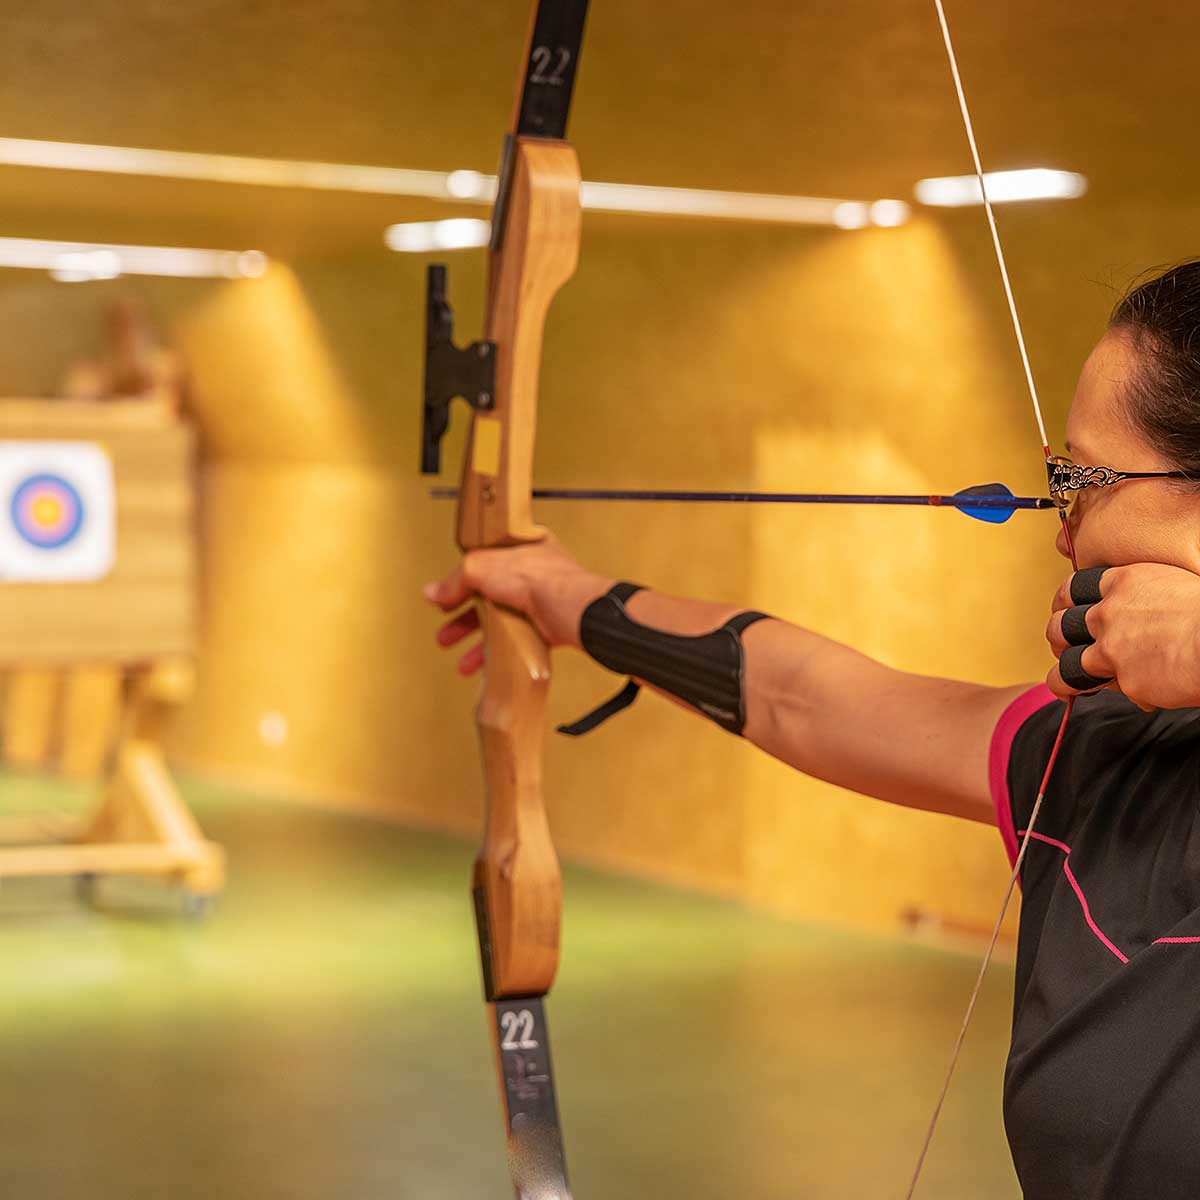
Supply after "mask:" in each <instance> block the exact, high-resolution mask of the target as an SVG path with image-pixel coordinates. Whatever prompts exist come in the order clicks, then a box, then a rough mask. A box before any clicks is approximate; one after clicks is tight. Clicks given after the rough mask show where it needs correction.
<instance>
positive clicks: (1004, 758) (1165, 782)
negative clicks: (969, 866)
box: [991, 688, 1200, 1200]
mask: <svg viewBox="0 0 1200 1200" xmlns="http://www.w3.org/2000/svg"><path fill="white" fill-rule="evenodd" d="M1062 713H1063V705H1062V703H1061V702H1059V701H1055V700H1054V697H1053V696H1052V695H1051V694H1050V692H1049V691H1047V690H1046V689H1045V688H1037V689H1034V690H1033V691H1031V692H1028V693H1026V694H1025V695H1024V696H1022V697H1021V698H1020V699H1019V700H1017V701H1016V702H1015V703H1014V704H1013V705H1012V706H1011V707H1010V708H1009V710H1008V712H1006V713H1005V715H1004V717H1003V718H1002V719H1001V721H1000V723H999V725H998V726H997V729H996V734H995V736H994V738H993V743H992V759H991V775H992V787H993V793H994V797H995V799H996V805H997V816H998V820H999V823H1000V829H1001V833H1002V835H1003V836H1004V839H1005V843H1006V845H1007V847H1008V849H1009V855H1010V859H1011V858H1012V857H1013V856H1014V854H1015V850H1016V842H1017V838H1018V837H1019V836H1020V835H1021V834H1023V833H1024V830H1025V827H1026V821H1027V819H1028V816H1029V813H1030V811H1031V810H1032V808H1033V803H1034V799H1035V797H1036V795H1037V790H1038V786H1039V784H1040V782H1041V778H1042V773H1043V771H1044V770H1045V767H1046V762H1047V759H1048V757H1049V754H1050V748H1051V746H1052V744H1053V742H1054V737H1055V735H1056V733H1057V732H1058V726H1059V722H1060V721H1061V719H1062ZM1198 802H1200V709H1194V708H1192V709H1176V710H1170V711H1163V712H1154V713H1144V712H1142V711H1141V710H1140V709H1138V708H1137V707H1136V706H1134V705H1132V704H1130V703H1129V702H1128V701H1127V700H1125V699H1124V697H1122V696H1119V695H1117V694H1115V693H1112V692H1101V693H1100V694H1098V695H1096V696H1089V697H1084V698H1082V699H1080V700H1078V701H1077V702H1076V705H1075V711H1074V713H1073V714H1072V716H1071V719H1070V721H1069V722H1068V724H1067V732H1066V737H1065V739H1064V741H1063V746H1062V750H1061V752H1060V754H1059V759H1058V763H1057V765H1056V766H1055V769H1054V773H1053V776H1052V778H1051V781H1050V785H1049V788H1048V790H1047V793H1046V799H1045V803H1044V804H1043V806H1042V810H1041V813H1040V815H1039V817H1038V821H1037V826H1036V828H1035V831H1034V836H1033V839H1032V840H1031V842H1030V846H1029V850H1028V852H1027V855H1026V859H1025V862H1024V864H1023V866H1022V870H1021V888H1022V897H1023V903H1022V909H1021V925H1020V939H1019V942H1018V948H1017V966H1016V991H1015V997H1014V1007H1013V1030H1012V1047H1011V1050H1010V1052H1009V1058H1008V1067H1007V1070H1006V1072H1005V1081H1004V1122H1005V1127H1006V1129H1007V1131H1008V1140H1009V1145H1010V1147H1011V1148H1012V1155H1013V1162H1014V1163H1015V1165H1016V1170H1017V1175H1018V1177H1019V1178H1020V1180H1021V1186H1022V1188H1023V1190H1024V1194H1025V1197H1026V1200H1185V1198H1186V1200H1197V1198H1200V827H1198V826H1200V822H1198V820H1197V805H1198Z"/></svg>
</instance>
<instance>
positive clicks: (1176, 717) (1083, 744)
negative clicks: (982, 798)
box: [988, 685, 1198, 863]
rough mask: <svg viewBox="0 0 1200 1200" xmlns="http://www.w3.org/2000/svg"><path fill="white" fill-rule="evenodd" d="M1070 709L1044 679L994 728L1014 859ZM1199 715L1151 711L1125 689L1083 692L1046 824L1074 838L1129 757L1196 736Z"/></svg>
mask: <svg viewBox="0 0 1200 1200" xmlns="http://www.w3.org/2000/svg"><path fill="white" fill-rule="evenodd" d="M1064 708H1065V705H1064V702H1063V701H1061V700H1058V699H1056V698H1055V696H1054V694H1053V693H1052V692H1051V691H1050V690H1049V688H1047V687H1045V686H1044V685H1038V686H1037V687H1035V688H1031V689H1030V690H1029V691H1027V692H1024V693H1022V694H1021V695H1020V696H1018V697H1017V698H1016V700H1014V701H1013V702H1012V704H1010V705H1009V706H1008V708H1007V709H1005V711H1004V712H1003V714H1002V715H1001V717H1000V720H999V721H998V722H997V723H996V728H995V730H994V732H993V734H992V744H991V749H990V753H989V756H988V777H989V781H990V784H991V790H992V800H993V803H994V804H995V806H996V824H997V826H998V827H999V830H1000V836H1001V838H1002V839H1003V841H1004V848H1005V850H1006V851H1007V852H1008V858H1009V861H1010V862H1013V863H1015V862H1016V857H1017V850H1018V846H1019V841H1020V837H1021V834H1022V833H1023V831H1024V830H1025V827H1026V824H1027V822H1028V821H1029V815H1030V813H1031V812H1032V811H1033V806H1034V803H1035V801H1036V800H1037V794H1038V789H1039V788H1040V787H1041V783H1042V777H1043V776H1044V775H1045V772H1046V764H1047V763H1048V762H1049V761H1050V753H1051V750H1052V749H1053V747H1054V740H1055V738H1056V737H1057V736H1058V728H1059V725H1060V724H1061V723H1062V717H1063V710H1064ZM1197 713H1198V710H1196V709H1180V710H1172V711H1163V712H1151V713H1145V712H1142V710H1141V709H1140V708H1138V707H1137V705H1136V704H1132V703H1131V702H1130V701H1129V700H1127V699H1126V698H1125V697H1124V696H1122V695H1121V694H1120V693H1119V692H1110V691H1101V692H1096V693H1094V694H1093V695H1090V696H1081V697H1079V699H1078V700H1076V701H1075V710H1074V712H1073V713H1072V714H1071V719H1070V721H1068V722H1067V730H1066V735H1065V736H1064V738H1063V744H1062V749H1061V750H1060V751H1059V756H1058V761H1057V763H1056V764H1055V767H1054V772H1053V775H1052V776H1051V779H1050V783H1049V786H1048V787H1047V789H1046V802H1045V804H1046V807H1045V812H1044V815H1042V816H1039V818H1038V829H1039V830H1040V831H1041V832H1043V833H1045V834H1047V835H1051V836H1053V837H1055V838H1059V839H1061V840H1063V841H1066V842H1070V841H1071V835H1072V833H1073V831H1074V829H1075V827H1076V825H1077V824H1078V822H1079V820H1080V819H1081V817H1082V816H1083V815H1085V814H1086V812H1087V811H1088V810H1089V808H1090V807H1091V806H1092V805H1093V804H1094V803H1096V802H1098V801H1099V800H1100V799H1101V798H1102V797H1103V796H1104V795H1106V794H1107V793H1108V791H1110V790H1111V788H1110V784H1111V782H1112V780H1113V779H1114V778H1116V777H1117V776H1118V775H1119V774H1120V772H1121V771H1122V770H1123V769H1125V767H1126V766H1127V765H1128V764H1129V763H1131V762H1135V761H1137V759H1138V758H1139V757H1140V756H1141V755H1142V754H1144V753H1146V752H1147V751H1150V752H1152V753H1153V752H1154V751H1156V750H1160V749H1162V748H1164V747H1165V746H1166V745H1167V744H1168V743H1169V742H1171V741H1172V740H1175V739H1178V738H1181V737H1194V732H1193V731H1194V729H1195V720H1196V716H1197Z"/></svg>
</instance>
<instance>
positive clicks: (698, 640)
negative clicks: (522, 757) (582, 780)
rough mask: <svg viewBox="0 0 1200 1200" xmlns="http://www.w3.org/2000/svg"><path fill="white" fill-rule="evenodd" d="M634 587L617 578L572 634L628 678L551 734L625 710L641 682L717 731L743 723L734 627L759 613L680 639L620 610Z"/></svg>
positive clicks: (577, 729) (582, 728)
mask: <svg viewBox="0 0 1200 1200" xmlns="http://www.w3.org/2000/svg"><path fill="white" fill-rule="evenodd" d="M641 590H642V588H641V586H640V585H638V584H636V583H618V584H615V585H614V586H613V587H612V588H610V589H609V590H608V591H607V592H605V594H604V595H603V596H600V597H598V598H597V599H595V600H593V601H592V602H591V604H589V605H588V606H587V608H586V609H584V612H583V617H582V619H581V620H580V622H579V639H580V641H581V642H582V644H583V648H584V650H586V651H587V653H588V654H589V655H591V657H592V658H594V659H595V660H596V661H597V662H598V663H600V665H601V666H605V667H608V669H609V670H610V671H618V672H620V673H622V674H625V675H629V676H631V677H636V678H630V680H629V682H628V683H627V684H626V685H625V686H624V688H622V689H621V691H620V692H618V693H617V694H616V695H615V696H613V697H612V699H611V700H607V701H605V703H604V704H602V705H600V707H599V708H597V709H594V710H593V711H592V712H590V713H588V714H587V716H585V717H581V718H580V719H579V720H578V721H575V722H574V723H573V724H570V725H560V726H559V727H558V732H559V733H565V734H567V735H568V736H570V737H578V736H579V735H580V734H583V733H587V732H588V731H589V730H592V729H595V728H596V726H597V725H599V724H601V723H602V722H604V721H607V720H608V718H609V717H611V716H612V715H613V714H614V713H618V712H620V711H621V709H623V708H628V707H629V706H630V705H631V704H632V703H633V702H634V700H636V699H637V694H638V691H639V690H640V687H641V685H640V684H639V683H637V682H636V680H638V679H640V680H644V681H645V682H646V683H649V684H652V685H653V686H654V687H656V688H660V689H661V690H662V691H664V692H669V693H670V694H671V695H672V696H678V697H679V699H680V700H683V701H684V702H685V703H687V704H690V705H691V706H692V707H693V708H695V709H698V710H699V711H700V712H702V713H704V715H705V716H707V717H710V718H711V719H712V720H713V721H715V722H716V723H717V724H718V725H720V726H721V728H722V729H727V730H728V731H729V732H730V733H736V734H740V733H741V732H742V728H743V727H744V726H745V724H746V707H745V700H744V697H743V694H742V676H743V673H744V671H745V658H744V655H743V653H742V636H741V635H742V632H743V630H745V629H746V628H747V627H748V626H750V625H753V624H754V622H755V621H762V620H765V619H766V618H767V614H766V613H761V612H741V613H738V614H737V615H736V616H732V617H730V618H729V620H728V621H726V622H725V624H724V625H722V626H721V627H720V628H718V629H714V630H713V631H712V632H711V633H705V634H701V635H700V636H699V637H683V636H681V635H679V634H675V633H664V632H663V631H662V630H661V629H652V628H650V626H648V625H640V624H639V623H638V622H637V621H634V620H633V619H631V618H630V617H629V616H628V615H627V614H626V612H625V604H626V602H627V601H628V600H629V598H630V597H631V596H632V595H634V594H635V593H636V592H640V591H641Z"/></svg>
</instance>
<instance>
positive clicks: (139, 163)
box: [0, 138, 448, 200]
mask: <svg viewBox="0 0 1200 1200" xmlns="http://www.w3.org/2000/svg"><path fill="white" fill-rule="evenodd" d="M0 164H3V165H6V166H13V167H48V168H51V169H54V170H59V171H96V172H99V173H101V174H105V175H156V176H159V177H160V178H163V179H198V180H204V181H206V182H209V183H245V184H256V185H258V186H260V187H286V188H312V189H315V190H317V191H332V192H369V193H371V194H375V195H384V196H433V197H436V198H437V199H442V200H444V199H446V197H447V195H448V193H447V190H446V178H447V176H446V174H445V172H444V171H409V170H405V169H403V168H398V167H364V166H353V165H351V164H347V163H323V162H297V161H294V160H288V159H275V158H250V157H247V156H245V155H237V154H191V153H188V152H186V151H180V150H143V149H139V148H136V147H132V146H93V145H88V144H85V143H82V142H39V141H32V140H30V139H27V138H0Z"/></svg>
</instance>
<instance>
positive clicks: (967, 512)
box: [954, 483, 1016, 525]
mask: <svg viewBox="0 0 1200 1200" xmlns="http://www.w3.org/2000/svg"><path fill="white" fill-rule="evenodd" d="M1012 495H1013V494H1012V492H1011V491H1010V490H1009V489H1008V488H1006V487H1005V486H1004V484H1002V483H977V484H976V485H975V486H974V487H969V488H963V490H962V491H961V492H955V493H954V499H955V500H962V499H964V498H973V497H977V496H978V497H980V498H984V497H990V498H992V499H999V498H1001V497H1005V498H1007V499H1009V500H1011V499H1012ZM956 507H957V508H958V511H959V512H961V513H962V514H963V515H964V516H968V517H974V518H975V520H976V521H987V522H988V524H989V525H1003V524H1004V522H1005V521H1007V520H1008V518H1009V517H1011V516H1012V515H1013V513H1014V511H1016V510H1015V509H1012V508H1007V507H1005V506H1003V505H990V504H989V505H985V506H980V507H978V508H977V507H975V506H973V505H971V504H958V505H957V506H956Z"/></svg>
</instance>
